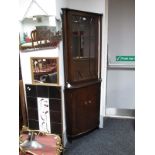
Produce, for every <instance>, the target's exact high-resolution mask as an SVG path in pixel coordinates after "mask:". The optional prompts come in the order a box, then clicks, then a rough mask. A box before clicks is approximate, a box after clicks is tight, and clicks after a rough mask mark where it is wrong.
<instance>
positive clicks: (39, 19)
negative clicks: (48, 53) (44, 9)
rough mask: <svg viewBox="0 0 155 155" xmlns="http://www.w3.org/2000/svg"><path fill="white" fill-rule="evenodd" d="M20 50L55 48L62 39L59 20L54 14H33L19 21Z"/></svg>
mask: <svg viewBox="0 0 155 155" xmlns="http://www.w3.org/2000/svg"><path fill="white" fill-rule="evenodd" d="M19 37H20V40H19V48H20V50H21V51H32V50H40V49H43V48H56V47H57V46H58V45H59V42H60V41H61V40H62V31H61V21H60V20H58V19H56V18H55V16H49V15H35V16H33V17H25V18H24V19H23V20H22V21H20V34H19Z"/></svg>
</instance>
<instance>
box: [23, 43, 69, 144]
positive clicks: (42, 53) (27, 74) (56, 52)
mask: <svg viewBox="0 0 155 155" xmlns="http://www.w3.org/2000/svg"><path fill="white" fill-rule="evenodd" d="M30 57H58V58H59V85H60V86H61V87H62V117H63V118H64V119H63V136H64V137H63V142H64V144H66V142H67V138H66V121H65V105H64V93H63V91H64V67H63V45H62V41H61V42H60V44H59V46H58V48H56V49H48V50H39V51H33V52H20V59H21V72H22V78H23V84H24V90H25V84H32V77H31V63H30ZM25 96H26V94H25Z"/></svg>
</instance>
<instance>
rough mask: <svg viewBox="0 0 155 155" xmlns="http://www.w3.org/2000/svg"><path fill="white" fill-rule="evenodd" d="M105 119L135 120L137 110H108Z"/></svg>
mask: <svg viewBox="0 0 155 155" xmlns="http://www.w3.org/2000/svg"><path fill="white" fill-rule="evenodd" d="M105 117H118V118H131V119H134V118H135V109H116V108H106V115H105Z"/></svg>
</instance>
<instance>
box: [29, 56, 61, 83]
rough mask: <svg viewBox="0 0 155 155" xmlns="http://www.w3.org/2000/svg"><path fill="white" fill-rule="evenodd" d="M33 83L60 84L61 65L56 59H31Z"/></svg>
mask: <svg viewBox="0 0 155 155" xmlns="http://www.w3.org/2000/svg"><path fill="white" fill-rule="evenodd" d="M30 59H31V70H32V83H33V84H44V85H58V84H59V63H58V58H56V57H52V58H51V57H31V58H30Z"/></svg>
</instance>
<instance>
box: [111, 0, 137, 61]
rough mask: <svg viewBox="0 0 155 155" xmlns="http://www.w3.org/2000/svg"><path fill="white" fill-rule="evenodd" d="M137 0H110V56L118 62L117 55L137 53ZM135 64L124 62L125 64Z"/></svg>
mask: <svg viewBox="0 0 155 155" xmlns="http://www.w3.org/2000/svg"><path fill="white" fill-rule="evenodd" d="M134 1H135V0H109V9H108V10H109V11H108V57H109V63H112V64H113V63H117V64H118V63H122V62H118V61H117V62H116V58H115V56H117V55H134V54H135V4H134ZM124 63H125V64H131V63H132V64H134V63H133V62H123V64H124Z"/></svg>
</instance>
